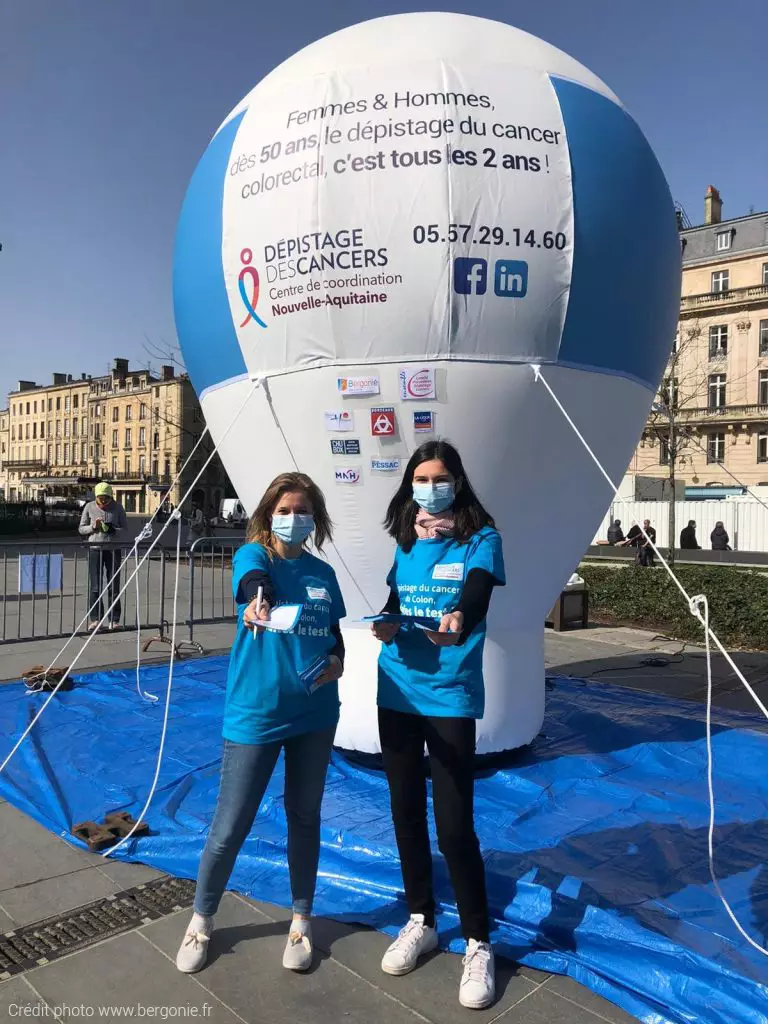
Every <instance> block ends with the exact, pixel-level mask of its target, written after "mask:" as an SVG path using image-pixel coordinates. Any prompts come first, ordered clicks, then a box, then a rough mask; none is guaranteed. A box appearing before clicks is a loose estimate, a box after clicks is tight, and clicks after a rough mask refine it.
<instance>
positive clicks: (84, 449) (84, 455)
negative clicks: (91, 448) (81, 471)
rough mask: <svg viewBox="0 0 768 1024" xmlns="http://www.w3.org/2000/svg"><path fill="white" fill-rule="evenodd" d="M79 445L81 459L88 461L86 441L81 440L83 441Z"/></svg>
mask: <svg viewBox="0 0 768 1024" xmlns="http://www.w3.org/2000/svg"><path fill="white" fill-rule="evenodd" d="M80 447H81V451H80V457H81V459H82V460H83V462H87V461H88V445H87V443H86V442H85V441H83V443H82V445H81V446H80Z"/></svg>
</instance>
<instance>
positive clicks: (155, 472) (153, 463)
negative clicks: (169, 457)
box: [152, 459, 157, 476]
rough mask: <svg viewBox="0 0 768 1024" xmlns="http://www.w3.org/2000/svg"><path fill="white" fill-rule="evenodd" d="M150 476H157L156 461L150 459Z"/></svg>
mask: <svg viewBox="0 0 768 1024" xmlns="http://www.w3.org/2000/svg"><path fill="white" fill-rule="evenodd" d="M152 476H157V459H152Z"/></svg>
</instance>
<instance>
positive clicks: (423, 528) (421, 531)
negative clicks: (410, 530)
mask: <svg viewBox="0 0 768 1024" xmlns="http://www.w3.org/2000/svg"><path fill="white" fill-rule="evenodd" d="M415 525H416V536H417V537H418V538H419V540H432V539H433V538H435V537H451V536H452V535H453V531H454V526H455V523H454V518H453V512H450V511H448V510H447V509H446V511H445V512H438V513H437V515H431V514H430V513H429V512H427V511H426V510H425V509H423V508H420V509H419V511H418V512H417V513H416V524H415Z"/></svg>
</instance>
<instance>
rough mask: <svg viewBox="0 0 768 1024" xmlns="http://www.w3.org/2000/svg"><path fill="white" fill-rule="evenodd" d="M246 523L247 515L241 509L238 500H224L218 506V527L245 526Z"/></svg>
mask: <svg viewBox="0 0 768 1024" xmlns="http://www.w3.org/2000/svg"><path fill="white" fill-rule="evenodd" d="M247 522H248V513H247V512H246V511H245V509H244V508H243V506H242V504H241V502H240V499H239V498H224V499H223V501H222V503H221V505H220V506H219V525H220V526H245V524H246V523H247Z"/></svg>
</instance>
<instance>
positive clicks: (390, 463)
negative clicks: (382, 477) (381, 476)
mask: <svg viewBox="0 0 768 1024" xmlns="http://www.w3.org/2000/svg"><path fill="white" fill-rule="evenodd" d="M371 472H372V473H399V472H400V459H371Z"/></svg>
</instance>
